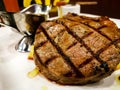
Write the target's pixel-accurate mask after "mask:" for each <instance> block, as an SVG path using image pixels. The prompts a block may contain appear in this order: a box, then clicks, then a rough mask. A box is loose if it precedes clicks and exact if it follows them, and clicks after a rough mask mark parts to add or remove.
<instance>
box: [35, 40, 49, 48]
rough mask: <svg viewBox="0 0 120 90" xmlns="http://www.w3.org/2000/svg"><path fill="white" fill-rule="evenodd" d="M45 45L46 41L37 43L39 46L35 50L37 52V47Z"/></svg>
mask: <svg viewBox="0 0 120 90" xmlns="http://www.w3.org/2000/svg"><path fill="white" fill-rule="evenodd" d="M45 43H47V41H43V42H41V43H39V44H38V45H37V46H36V48H35V50H37V49H38V48H39V47H41V46H43V45H44V44H45Z"/></svg>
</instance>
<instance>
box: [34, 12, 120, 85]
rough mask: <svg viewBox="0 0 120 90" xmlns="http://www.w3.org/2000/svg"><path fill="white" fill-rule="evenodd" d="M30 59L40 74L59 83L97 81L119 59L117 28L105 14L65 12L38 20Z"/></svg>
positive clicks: (109, 72)
mask: <svg viewBox="0 0 120 90" xmlns="http://www.w3.org/2000/svg"><path fill="white" fill-rule="evenodd" d="M34 60H35V64H36V66H37V67H39V69H40V72H41V74H43V75H44V76H45V77H46V78H48V79H49V80H52V81H55V82H57V83H59V84H69V85H83V84H88V83H93V82H97V81H99V80H101V79H103V78H105V77H107V76H109V75H111V74H112V72H113V71H114V70H115V68H116V66H117V64H118V63H119V62H120V31H119V30H118V27H117V26H116V24H115V23H114V22H113V21H111V20H110V19H109V18H108V17H96V18H92V17H86V16H79V15H76V14H74V13H68V14H67V15H65V16H63V17H62V18H58V19H55V20H51V21H46V22H43V23H41V25H40V26H39V28H38V29H37V31H36V35H35V42H34Z"/></svg>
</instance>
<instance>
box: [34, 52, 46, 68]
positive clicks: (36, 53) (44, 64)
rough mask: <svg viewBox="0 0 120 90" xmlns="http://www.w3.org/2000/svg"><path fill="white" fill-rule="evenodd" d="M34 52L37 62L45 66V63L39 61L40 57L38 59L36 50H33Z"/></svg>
mask: <svg viewBox="0 0 120 90" xmlns="http://www.w3.org/2000/svg"><path fill="white" fill-rule="evenodd" d="M34 53H35V55H36V57H37V59H38V61H39V63H41V64H42V65H43V66H45V67H46V65H45V64H44V63H43V62H42V61H41V59H40V57H39V55H38V53H37V52H36V50H34Z"/></svg>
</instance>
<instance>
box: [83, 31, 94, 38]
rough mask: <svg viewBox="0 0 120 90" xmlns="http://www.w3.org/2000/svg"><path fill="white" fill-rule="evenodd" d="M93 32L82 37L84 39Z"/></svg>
mask: <svg viewBox="0 0 120 90" xmlns="http://www.w3.org/2000/svg"><path fill="white" fill-rule="evenodd" d="M92 33H93V32H90V33H88V34H86V35H84V36H83V37H81V39H84V38H86V37H88V36H89V35H91V34H92Z"/></svg>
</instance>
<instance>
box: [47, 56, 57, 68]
mask: <svg viewBox="0 0 120 90" xmlns="http://www.w3.org/2000/svg"><path fill="white" fill-rule="evenodd" d="M56 58H58V56H53V57H51V58H49V59H48V60H46V62H45V65H46V66H47V65H48V64H49V63H50V62H52V60H54V59H56Z"/></svg>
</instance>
